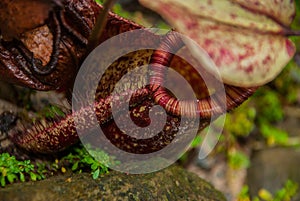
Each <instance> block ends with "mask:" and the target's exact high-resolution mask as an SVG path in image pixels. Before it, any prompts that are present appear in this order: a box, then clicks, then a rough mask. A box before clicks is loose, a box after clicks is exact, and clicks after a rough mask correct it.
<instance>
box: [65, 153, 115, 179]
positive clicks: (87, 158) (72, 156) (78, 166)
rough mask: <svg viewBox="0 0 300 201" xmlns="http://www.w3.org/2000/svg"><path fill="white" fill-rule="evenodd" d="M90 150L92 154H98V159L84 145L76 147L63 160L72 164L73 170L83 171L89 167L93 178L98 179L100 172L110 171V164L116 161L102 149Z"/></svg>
mask: <svg viewBox="0 0 300 201" xmlns="http://www.w3.org/2000/svg"><path fill="white" fill-rule="evenodd" d="M90 152H93V153H91V154H92V155H93V156H96V159H95V158H93V157H92V156H91V155H90V154H89V153H88V152H87V151H86V149H85V148H84V147H76V148H74V149H73V151H72V152H71V153H69V154H68V155H67V156H65V157H63V158H62V159H61V162H63V163H69V164H71V165H72V167H71V170H72V171H77V172H82V171H83V170H84V169H86V168H88V169H90V171H91V174H92V177H93V179H97V178H98V177H99V175H100V174H104V173H108V166H109V165H110V164H111V163H115V162H114V161H113V160H112V159H111V158H110V157H109V156H108V155H107V154H106V153H105V152H103V151H101V150H94V151H90ZM97 159H98V160H97ZM99 160H101V162H99Z"/></svg>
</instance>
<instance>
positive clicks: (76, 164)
mask: <svg viewBox="0 0 300 201" xmlns="http://www.w3.org/2000/svg"><path fill="white" fill-rule="evenodd" d="M77 168H78V162H76V163H74V164H73V165H72V171H75V170H77Z"/></svg>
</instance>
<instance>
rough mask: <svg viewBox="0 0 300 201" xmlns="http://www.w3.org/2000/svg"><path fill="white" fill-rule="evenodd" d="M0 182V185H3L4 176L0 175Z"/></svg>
mask: <svg viewBox="0 0 300 201" xmlns="http://www.w3.org/2000/svg"><path fill="white" fill-rule="evenodd" d="M0 183H1V186H2V187H3V186H5V184H6V182H5V177H3V176H0Z"/></svg>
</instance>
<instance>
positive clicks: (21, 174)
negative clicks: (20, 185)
mask: <svg viewBox="0 0 300 201" xmlns="http://www.w3.org/2000/svg"><path fill="white" fill-rule="evenodd" d="M20 180H21V182H24V181H25V176H24V174H23V173H22V172H20Z"/></svg>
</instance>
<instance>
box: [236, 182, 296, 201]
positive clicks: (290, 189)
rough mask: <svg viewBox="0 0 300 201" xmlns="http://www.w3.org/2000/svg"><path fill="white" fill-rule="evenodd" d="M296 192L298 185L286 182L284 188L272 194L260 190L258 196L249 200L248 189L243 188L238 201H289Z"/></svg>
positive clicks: (246, 187)
mask: <svg viewBox="0 0 300 201" xmlns="http://www.w3.org/2000/svg"><path fill="white" fill-rule="evenodd" d="M297 190H298V184H297V183H295V182H293V181H291V180H288V181H286V183H285V184H284V186H283V187H282V188H281V189H279V190H278V191H276V192H275V193H274V194H272V193H270V192H269V191H268V190H266V189H260V190H259V192H258V195H257V196H255V197H253V198H252V199H250V196H249V187H248V186H244V187H243V188H242V191H241V192H240V194H239V197H238V201H250V200H252V201H291V200H292V197H293V196H295V195H296V193H297Z"/></svg>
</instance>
